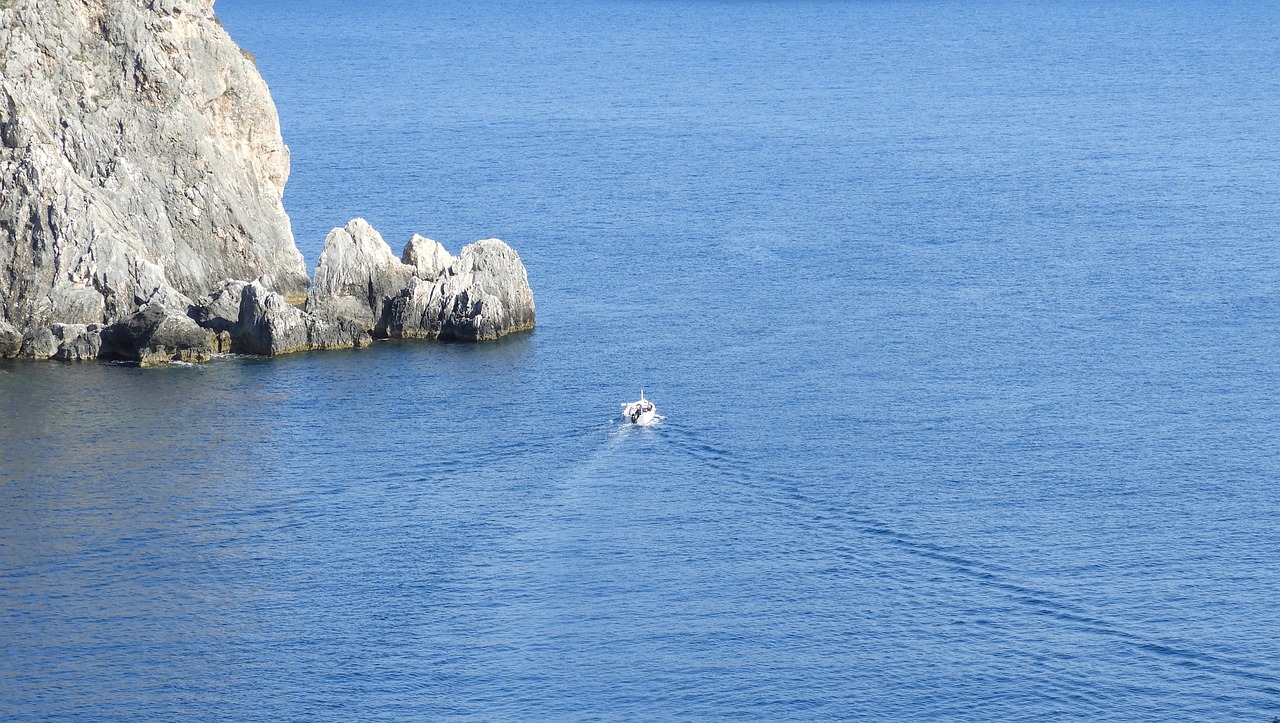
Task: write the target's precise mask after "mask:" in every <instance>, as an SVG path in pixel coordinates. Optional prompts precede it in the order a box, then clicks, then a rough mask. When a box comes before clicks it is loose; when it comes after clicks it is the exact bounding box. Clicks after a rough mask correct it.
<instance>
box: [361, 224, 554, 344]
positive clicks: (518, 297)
mask: <svg viewBox="0 0 1280 723" xmlns="http://www.w3.org/2000/svg"><path fill="white" fill-rule="evenodd" d="M387 316H388V319H387V333H388V335H389V336H392V337H397V338H426V339H435V338H447V339H461V340H465V341H487V340H491V339H497V338H498V337H500V336H503V335H505V334H510V333H512V332H516V331H524V330H527V329H532V328H533V327H534V323H535V317H536V313H535V309H534V305H533V290H532V289H530V288H529V277H528V274H527V273H526V271H525V268H524V264H523V263H521V261H520V256H519V254H517V253H516V252H515V250H514V249H512V248H511V247H510V246H508V245H506V244H505V243H503V242H502V241H500V240H498V239H486V240H484V241H477V242H475V243H473V244H469V245H467V246H464V247H463V249H462V253H460V254H459V255H458V258H457V259H456V260H455V261H454V263H453V264H452V265H451V266H450V267H449V268H447V269H445V270H444V272H443V273H442V274H441V275H440V277H439V278H438V279H436V281H435V282H434V283H431V282H427V281H424V280H422V279H418V278H415V279H414V280H413V281H412V282H411V284H410V285H409V286H408V287H407V288H406V289H405V290H404V291H403V292H402V293H401V294H400V295H399V296H397V297H396V298H395V299H394V300H393V301H392V302H391V307H390V310H389V312H388V315H387Z"/></svg>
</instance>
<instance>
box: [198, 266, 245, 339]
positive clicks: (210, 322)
mask: <svg viewBox="0 0 1280 723" xmlns="http://www.w3.org/2000/svg"><path fill="white" fill-rule="evenodd" d="M248 285H249V284H248V283H246V282H244V281H236V280H234V279H227V280H226V281H223V282H222V283H221V284H218V285H217V286H216V287H214V289H213V291H211V292H209V294H208V295H207V296H203V297H201V298H200V300H199V301H197V302H196V304H195V306H193V307H192V309H191V318H192V319H195V321H196V323H197V324H199V325H200V326H203V327H204V328H206V329H210V330H212V331H214V332H217V333H222V332H227V333H230V332H231V331H232V330H234V329H235V328H236V327H237V326H238V325H239V324H240V299H241V297H242V296H243V295H244V287H246V286H248Z"/></svg>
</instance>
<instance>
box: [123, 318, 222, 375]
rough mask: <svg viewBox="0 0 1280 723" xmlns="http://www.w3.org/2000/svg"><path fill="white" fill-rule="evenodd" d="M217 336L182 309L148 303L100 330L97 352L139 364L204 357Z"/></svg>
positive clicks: (212, 351) (207, 356)
mask: <svg viewBox="0 0 1280 723" xmlns="http://www.w3.org/2000/svg"><path fill="white" fill-rule="evenodd" d="M216 350H217V339H216V337H215V335H214V334H213V333H212V332H210V331H209V330H207V329H202V328H200V326H198V325H197V324H196V323H195V321H193V320H192V319H191V318H190V317H189V316H187V315H186V314H185V313H179V312H173V311H170V310H168V309H167V308H165V306H164V305H162V304H148V305H146V306H144V307H143V308H142V310H140V311H139V312H138V313H136V314H134V315H132V316H130V317H129V318H127V319H125V320H124V321H120V322H117V323H115V324H112V325H110V326H108V327H107V328H105V329H103V330H102V349H101V356H102V357H105V358H107V359H123V360H125V361H133V362H137V363H139V364H141V365H142V366H152V365H155V364H167V363H169V362H170V361H185V362H203V361H208V360H209V358H210V357H211V356H213V353H214V352H215V351H216Z"/></svg>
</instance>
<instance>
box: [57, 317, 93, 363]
mask: <svg viewBox="0 0 1280 723" xmlns="http://www.w3.org/2000/svg"><path fill="white" fill-rule="evenodd" d="M50 331H51V332H53V337H54V338H55V339H57V341H58V350H57V351H56V352H54V353H53V358H54V359H59V360H61V361H93V360H94V359H97V358H98V355H99V353H100V352H101V350H102V325H101V324H54V325H53V326H52V327H51V328H50Z"/></svg>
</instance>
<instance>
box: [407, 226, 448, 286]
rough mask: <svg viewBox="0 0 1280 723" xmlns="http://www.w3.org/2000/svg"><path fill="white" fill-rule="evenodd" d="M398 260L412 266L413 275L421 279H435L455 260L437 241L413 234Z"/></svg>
mask: <svg viewBox="0 0 1280 723" xmlns="http://www.w3.org/2000/svg"><path fill="white" fill-rule="evenodd" d="M400 260H401V261H402V262H404V263H405V264H406V265H408V266H412V267H413V268H414V272H413V275H414V276H417V277H418V278H419V279H422V280H423V281H435V280H436V279H438V278H440V274H443V273H444V271H445V269H447V268H449V267H450V266H452V265H453V262H454V261H457V259H455V258H454V257H453V256H452V255H451V254H450V253H449V252H448V251H446V250H445V248H444V246H441V245H440V242H438V241H432V240H431V239H429V238H424V237H422V236H419V235H418V234H416V233H415V234H414V235H413V238H411V239H409V243H407V244H405V247H404V253H403V254H402V255H401V256H400Z"/></svg>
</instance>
